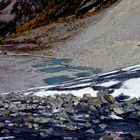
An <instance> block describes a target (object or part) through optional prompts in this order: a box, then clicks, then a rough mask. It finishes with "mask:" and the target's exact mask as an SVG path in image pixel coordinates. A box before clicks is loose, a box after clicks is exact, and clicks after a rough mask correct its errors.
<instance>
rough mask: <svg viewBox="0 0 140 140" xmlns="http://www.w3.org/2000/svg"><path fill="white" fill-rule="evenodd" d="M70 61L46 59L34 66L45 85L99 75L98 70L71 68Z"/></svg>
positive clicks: (99, 70) (79, 67)
mask: <svg viewBox="0 0 140 140" xmlns="http://www.w3.org/2000/svg"><path fill="white" fill-rule="evenodd" d="M71 61H72V60H70V59H56V58H48V59H47V60H46V61H45V62H44V61H43V62H40V63H39V64H36V65H34V66H33V67H34V68H36V69H37V70H38V71H40V72H43V73H44V79H43V80H44V82H45V84H46V85H54V84H60V83H63V82H66V81H70V80H73V79H75V78H80V77H86V76H91V75H97V74H99V73H101V72H102V71H101V69H99V68H90V67H83V66H72V65H71V64H70V62H71Z"/></svg>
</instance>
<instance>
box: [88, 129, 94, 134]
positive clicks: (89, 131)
mask: <svg viewBox="0 0 140 140" xmlns="http://www.w3.org/2000/svg"><path fill="white" fill-rule="evenodd" d="M86 132H87V133H91V134H94V133H95V131H94V130H93V129H89V130H87V131H86Z"/></svg>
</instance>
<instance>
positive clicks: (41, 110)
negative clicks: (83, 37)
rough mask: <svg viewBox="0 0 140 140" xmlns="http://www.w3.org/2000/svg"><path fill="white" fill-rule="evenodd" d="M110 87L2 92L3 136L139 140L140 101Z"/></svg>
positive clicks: (0, 130)
mask: <svg viewBox="0 0 140 140" xmlns="http://www.w3.org/2000/svg"><path fill="white" fill-rule="evenodd" d="M112 92H113V91H111V90H100V91H98V93H97V97H92V96H91V95H90V94H88V93H87V94H84V95H83V97H82V98H80V97H77V96H74V95H72V94H70V93H69V94H67V95H66V94H60V95H59V94H55V95H54V96H44V97H38V96H35V95H32V94H29V95H23V94H19V93H10V94H2V95H0V136H1V137H3V139H4V138H5V139H6V138H7V139H20V140H27V139H29V140H31V139H32V140H33V139H37V140H39V139H45V140H46V139H49V140H51V139H53V140H58V139H59V140H82V139H84V140H94V139H95V140H96V139H100V140H123V139H126V140H131V139H137V140H138V139H140V100H139V99H137V98H131V99H129V100H125V99H126V98H127V96H125V95H123V94H121V95H119V96H117V97H113V96H112V95H111V93H112Z"/></svg>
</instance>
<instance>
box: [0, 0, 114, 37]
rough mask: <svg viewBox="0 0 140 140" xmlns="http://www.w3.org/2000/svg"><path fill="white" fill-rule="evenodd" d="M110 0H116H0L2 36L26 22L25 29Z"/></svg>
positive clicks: (0, 32)
mask: <svg viewBox="0 0 140 140" xmlns="http://www.w3.org/2000/svg"><path fill="white" fill-rule="evenodd" d="M110 1H116V0H0V36H5V35H9V34H10V33H12V32H14V31H15V30H16V29H18V28H19V27H21V26H22V25H24V24H25V23H28V24H26V26H24V27H23V28H24V29H23V30H24V31H25V30H26V28H31V29H33V28H36V27H39V26H41V25H45V24H47V23H49V22H50V21H55V20H57V19H59V18H61V17H65V16H68V15H71V14H75V13H80V14H83V13H85V12H87V11H88V10H90V9H92V8H93V7H96V6H98V5H102V4H106V3H107V2H110ZM30 21H31V22H30ZM23 30H20V32H22V31H23Z"/></svg>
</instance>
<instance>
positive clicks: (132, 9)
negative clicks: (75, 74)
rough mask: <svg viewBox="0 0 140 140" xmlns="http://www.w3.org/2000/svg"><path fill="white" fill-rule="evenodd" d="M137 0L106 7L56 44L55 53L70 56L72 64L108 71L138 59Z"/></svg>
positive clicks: (139, 20)
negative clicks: (100, 15) (75, 31)
mask: <svg viewBox="0 0 140 140" xmlns="http://www.w3.org/2000/svg"><path fill="white" fill-rule="evenodd" d="M139 13H140V1H139V0H129V1H128V0H122V1H121V2H119V3H118V4H116V5H115V6H112V7H111V8H109V9H108V10H106V11H105V12H104V14H103V16H102V18H101V19H100V20H98V21H94V18H93V22H92V23H91V24H90V26H89V27H88V28H86V29H85V30H84V31H82V32H81V33H80V34H78V35H77V36H76V37H74V38H73V39H72V40H71V41H69V42H68V43H67V44H66V45H65V46H63V47H61V48H56V50H55V55H56V56H57V57H68V58H73V59H74V60H73V64H74V65H87V66H92V67H99V68H102V69H103V71H110V70H113V69H118V68H121V67H125V66H130V65H134V64H138V63H139V62H140V53H139V51H140V41H139V38H140V32H139V29H140V14H139Z"/></svg>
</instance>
